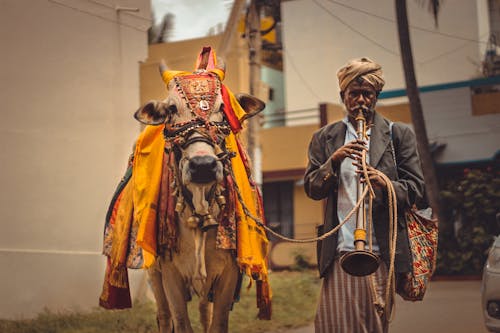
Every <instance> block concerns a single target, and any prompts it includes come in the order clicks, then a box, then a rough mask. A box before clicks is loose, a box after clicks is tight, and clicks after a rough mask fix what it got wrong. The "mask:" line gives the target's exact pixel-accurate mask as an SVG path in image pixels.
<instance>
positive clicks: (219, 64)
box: [210, 57, 226, 81]
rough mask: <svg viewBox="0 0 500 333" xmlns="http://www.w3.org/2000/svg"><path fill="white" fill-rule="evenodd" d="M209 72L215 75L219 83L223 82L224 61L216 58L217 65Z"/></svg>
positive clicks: (224, 74)
mask: <svg viewBox="0 0 500 333" xmlns="http://www.w3.org/2000/svg"><path fill="white" fill-rule="evenodd" d="M210 71H211V72H213V73H215V74H217V75H218V76H219V79H220V80H221V81H224V77H225V76H226V62H225V61H224V59H223V58H221V57H217V64H216V65H215V67H214V68H212V69H211V70H210Z"/></svg>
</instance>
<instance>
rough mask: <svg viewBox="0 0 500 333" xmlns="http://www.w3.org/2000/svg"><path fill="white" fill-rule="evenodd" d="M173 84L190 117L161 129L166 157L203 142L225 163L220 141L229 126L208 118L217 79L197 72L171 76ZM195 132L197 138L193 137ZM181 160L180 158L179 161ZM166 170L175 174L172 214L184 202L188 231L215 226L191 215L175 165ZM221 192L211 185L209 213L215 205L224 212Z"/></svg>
mask: <svg viewBox="0 0 500 333" xmlns="http://www.w3.org/2000/svg"><path fill="white" fill-rule="evenodd" d="M174 81H175V89H176V90H177V92H178V93H179V96H180V97H181V98H182V99H183V101H184V102H185V103H186V106H187V107H188V109H189V110H190V112H191V115H192V116H193V118H192V119H191V120H189V121H187V122H183V123H178V124H173V125H166V126H165V129H164V132H163V134H164V138H165V151H166V152H167V154H169V152H170V151H171V150H172V149H175V148H177V149H178V151H180V152H182V149H184V148H186V147H187V146H189V145H190V144H192V143H194V142H204V143H207V144H208V145H210V146H212V147H213V148H214V152H215V154H216V156H217V157H218V159H219V160H220V161H222V162H223V163H226V162H227V161H228V160H229V158H230V157H231V153H229V152H228V151H227V150H226V148H225V145H224V139H225V137H226V136H227V135H228V134H229V133H230V127H229V125H228V123H227V122H226V121H221V122H215V121H210V116H211V115H212V113H213V112H214V106H215V100H216V96H218V95H219V94H220V81H219V79H218V78H217V76H216V75H215V74H212V73H209V72H206V71H204V70H199V71H197V72H195V73H194V74H192V75H184V76H181V77H174ZM167 124H168V122H167ZM195 133H196V134H198V135H199V136H194V137H193V134H195ZM185 158H186V157H185V156H182V157H181V160H182V159H185ZM179 162H180V161H179ZM169 167H172V168H174V175H175V176H174V181H173V183H172V185H171V186H172V187H173V191H172V195H173V196H175V197H176V205H175V211H176V212H177V213H178V214H181V213H182V212H183V211H184V209H185V207H186V202H187V203H188V205H189V206H190V208H191V211H192V212H193V215H192V216H190V217H189V218H188V219H187V224H188V226H189V227H190V228H196V227H199V226H201V228H202V230H206V229H207V228H209V227H211V226H216V225H218V223H217V221H216V219H215V218H214V216H213V215H212V214H206V215H198V214H196V213H194V212H195V209H194V206H193V204H192V202H191V201H190V200H188V201H186V200H184V197H185V196H190V194H189V192H187V191H186V190H185V189H184V187H183V186H182V185H181V182H180V181H179V178H180V177H181V176H180V172H179V170H178V167H177V163H172V164H171V165H170V166H169ZM223 191H224V188H223V186H222V185H221V184H215V185H214V186H213V187H212V189H211V190H210V191H209V195H208V198H206V199H207V201H208V202H209V207H210V208H209V211H213V206H214V204H215V202H217V204H218V205H219V208H220V211H223V210H224V207H225V205H226V199H225V197H224V195H223V194H222V192H223Z"/></svg>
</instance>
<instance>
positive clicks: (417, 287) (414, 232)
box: [389, 122, 438, 302]
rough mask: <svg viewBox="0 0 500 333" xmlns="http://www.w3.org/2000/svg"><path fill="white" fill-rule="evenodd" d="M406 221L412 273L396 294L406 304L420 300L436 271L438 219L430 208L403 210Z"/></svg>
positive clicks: (401, 278) (400, 280)
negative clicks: (406, 302) (434, 217)
mask: <svg viewBox="0 0 500 333" xmlns="http://www.w3.org/2000/svg"><path fill="white" fill-rule="evenodd" d="M393 125H394V123H393V122H391V123H390V125H389V127H390V132H391V134H390V136H391V141H390V144H391V150H392V157H393V159H394V164H395V165H396V168H397V161H396V152H395V149H394V142H393V137H392V128H393ZM405 220H406V226H407V228H408V240H409V243H410V252H411V261H412V272H408V273H405V274H401V275H400V276H398V279H397V286H396V292H397V293H398V295H399V296H401V297H402V298H403V299H404V300H406V301H413V302H414V301H421V300H422V299H423V298H424V295H425V291H426V290H427V285H428V284H429V282H430V280H431V277H432V274H433V273H434V270H435V268H436V258H437V243H438V220H437V219H433V218H432V209H431V208H427V209H422V210H417V208H416V207H412V208H410V209H407V210H406V211H405Z"/></svg>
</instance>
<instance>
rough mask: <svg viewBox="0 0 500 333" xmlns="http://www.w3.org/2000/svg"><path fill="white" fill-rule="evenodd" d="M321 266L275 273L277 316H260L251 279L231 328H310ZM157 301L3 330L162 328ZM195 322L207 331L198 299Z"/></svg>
mask: <svg viewBox="0 0 500 333" xmlns="http://www.w3.org/2000/svg"><path fill="white" fill-rule="evenodd" d="M317 276H318V274H317V272H316V271H315V270H304V271H300V272H297V271H282V272H272V273H271V274H270V275H269V277H270V280H271V287H272V289H273V315H272V320H270V321H267V320H264V321H261V320H258V319H256V316H257V307H256V298H255V285H253V286H252V288H251V289H250V290H247V289H246V286H247V285H248V282H249V280H248V279H247V278H245V280H244V282H243V287H242V290H241V298H240V301H239V302H238V303H236V304H235V305H234V309H233V311H232V312H231V315H230V319H229V330H230V332H252V333H263V332H279V331H281V330H284V329H288V328H295V327H301V326H306V325H308V324H309V323H311V322H312V321H313V319H314V313H315V310H316V303H317V299H318V294H319V286H320V280H319V278H318V277H317ZM155 307H156V305H155V304H154V303H152V302H146V303H136V304H134V307H133V308H132V309H128V310H115V311H110V310H104V309H100V308H96V309H95V310H93V311H91V312H86V313H83V312H64V313H55V312H50V311H47V310H46V311H44V312H42V313H40V314H39V315H38V316H37V317H36V318H34V319H25V320H0V332H2V333H70V332H71V333H104V332H106V333H115V332H116V333H118V332H121V333H132V332H133V333H153V332H156V331H157V330H156V319H155V312H156V309H155ZM189 313H190V317H191V323H192V325H193V329H194V330H195V332H201V331H202V330H201V325H200V324H199V315H198V300H197V298H194V299H193V301H192V302H190V304H189Z"/></svg>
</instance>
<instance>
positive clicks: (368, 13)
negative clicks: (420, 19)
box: [328, 0, 487, 44]
mask: <svg viewBox="0 0 500 333" xmlns="http://www.w3.org/2000/svg"><path fill="white" fill-rule="evenodd" d="M328 1H329V2H331V3H333V4H336V5H338V6H342V7H345V8H348V9H351V10H353V11H356V12H359V13H363V14H365V15H368V16H372V17H375V18H378V19H381V20H384V21H387V22H391V23H396V20H394V19H391V18H388V17H384V16H381V15H377V14H373V13H370V12H368V11H366V10H363V9H359V8H355V7H352V6H349V5H346V4H344V3H341V2H338V1H335V0H328ZM409 28H411V29H414V30H420V31H425V32H428V33H431V34H435V35H441V36H443V37H448V38H453V39H459V40H464V41H469V42H475V43H478V44H486V43H487V42H486V41H482V40H477V39H473V38H468V37H463V36H457V35H453V34H449V33H445V32H441V31H437V30H432V29H428V28H423V27H418V26H415V25H409Z"/></svg>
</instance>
